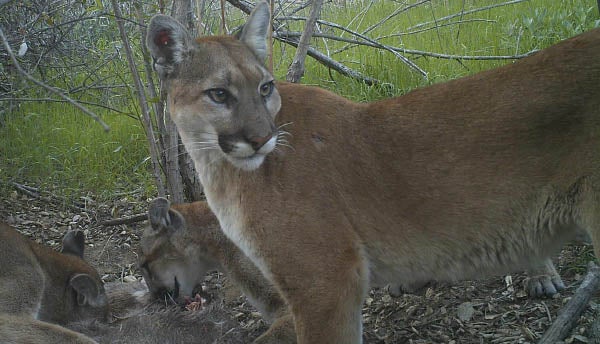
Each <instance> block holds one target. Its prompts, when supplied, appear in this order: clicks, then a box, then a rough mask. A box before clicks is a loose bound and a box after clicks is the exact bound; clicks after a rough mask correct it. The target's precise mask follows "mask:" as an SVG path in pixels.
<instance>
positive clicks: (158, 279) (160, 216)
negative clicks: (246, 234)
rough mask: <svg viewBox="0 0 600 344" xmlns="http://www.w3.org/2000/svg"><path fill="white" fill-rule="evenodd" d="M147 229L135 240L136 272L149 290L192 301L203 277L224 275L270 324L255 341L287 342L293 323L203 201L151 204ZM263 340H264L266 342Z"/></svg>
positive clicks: (282, 303)
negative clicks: (137, 252) (213, 273)
mask: <svg viewBox="0 0 600 344" xmlns="http://www.w3.org/2000/svg"><path fill="white" fill-rule="evenodd" d="M148 220H149V226H148V227H147V228H146V229H145V230H144V233H143V235H142V237H141V240H140V256H139V260H140V264H139V265H140V270H141V271H142V275H143V276H144V280H145V281H146V284H147V285H148V288H149V289H150V291H151V292H152V293H153V294H155V295H157V294H159V295H160V294H161V293H162V292H164V291H169V292H172V293H173V295H175V297H176V301H182V300H181V299H183V298H185V297H193V295H192V293H193V290H194V288H195V287H196V286H197V285H200V283H201V282H202V281H203V280H204V277H205V276H206V273H207V272H209V271H211V270H219V271H223V272H225V273H227V275H228V276H229V278H231V280H232V281H233V282H234V283H235V285H236V286H237V287H238V288H240V289H241V290H242V292H243V293H244V294H245V295H246V296H247V297H248V299H249V300H250V302H251V303H252V304H253V305H254V306H255V307H256V308H257V309H258V310H259V311H260V312H261V313H262V315H263V317H264V318H265V320H266V321H267V322H269V323H274V325H273V326H272V328H271V329H270V330H269V331H268V332H266V333H265V334H264V335H263V337H261V338H262V339H260V341H258V342H262V343H266V342H269V341H270V342H273V343H292V342H295V340H294V337H295V336H294V330H293V324H291V323H290V322H289V316H288V313H289V312H288V309H287V305H286V304H285V301H284V300H283V299H282V298H281V296H280V295H279V293H278V292H277V291H276V290H275V289H274V287H273V285H272V283H270V282H269V281H268V280H266V279H265V277H264V276H263V274H262V273H261V272H260V271H259V270H258V268H257V267H256V266H255V265H254V264H253V263H252V261H251V260H250V259H248V257H247V256H246V255H245V254H244V253H243V252H242V251H240V249H239V248H237V246H235V244H234V243H232V242H231V240H229V239H228V238H227V237H226V236H225V234H223V231H221V228H220V227H219V222H218V221H217V219H216V217H215V216H214V214H213V213H212V212H211V211H210V209H209V207H208V204H206V202H193V203H183V204H173V205H171V204H170V202H169V201H168V200H167V199H165V198H156V199H154V200H153V201H152V202H151V203H150V206H149V208H148ZM267 339H268V340H267Z"/></svg>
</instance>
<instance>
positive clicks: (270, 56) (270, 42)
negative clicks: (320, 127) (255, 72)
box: [267, 0, 600, 74]
mask: <svg viewBox="0 0 600 344" xmlns="http://www.w3.org/2000/svg"><path fill="white" fill-rule="evenodd" d="M598 1H600V0H598ZM269 7H270V11H269V13H270V15H269V31H268V37H267V42H268V46H267V68H268V69H269V73H271V74H273V16H275V0H270V1H269Z"/></svg>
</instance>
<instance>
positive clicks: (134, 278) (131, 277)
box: [123, 275, 137, 283]
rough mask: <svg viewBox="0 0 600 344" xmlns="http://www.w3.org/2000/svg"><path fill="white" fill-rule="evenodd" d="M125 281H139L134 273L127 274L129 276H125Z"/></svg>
mask: <svg viewBox="0 0 600 344" xmlns="http://www.w3.org/2000/svg"><path fill="white" fill-rule="evenodd" d="M123 282H125V283H130V282H137V278H136V277H135V276H133V275H127V276H125V277H123Z"/></svg>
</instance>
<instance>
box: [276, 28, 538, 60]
mask: <svg viewBox="0 0 600 344" xmlns="http://www.w3.org/2000/svg"><path fill="white" fill-rule="evenodd" d="M277 35H278V36H279V37H280V38H284V39H286V38H295V37H300V35H301V34H300V33H299V32H288V31H278V32H277ZM313 36H314V37H323V38H327V39H331V40H334V41H340V42H346V43H351V44H354V45H364V46H367V47H373V48H378V49H382V48H381V47H380V46H379V45H377V44H373V43H369V42H364V41H359V40H355V39H351V38H343V37H339V36H334V35H328V34H321V33H315V34H314V35H313ZM388 48H390V49H392V50H395V51H398V52H401V53H404V54H411V55H421V56H427V57H434V58H439V59H449V60H516V59H522V58H524V57H527V56H530V55H533V54H534V53H536V52H538V50H531V51H528V52H526V53H524V54H518V55H449V54H440V53H432V52H429V51H422V50H414V49H404V48H397V47H393V46H388Z"/></svg>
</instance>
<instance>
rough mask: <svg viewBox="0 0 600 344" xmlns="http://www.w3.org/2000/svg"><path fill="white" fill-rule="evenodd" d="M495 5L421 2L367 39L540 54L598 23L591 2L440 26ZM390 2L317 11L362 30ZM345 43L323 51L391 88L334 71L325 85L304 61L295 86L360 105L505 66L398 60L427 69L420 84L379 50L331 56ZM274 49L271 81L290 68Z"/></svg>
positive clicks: (323, 71)
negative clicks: (366, 83) (328, 92)
mask: <svg viewBox="0 0 600 344" xmlns="http://www.w3.org/2000/svg"><path fill="white" fill-rule="evenodd" d="M499 2H500V1H489V0H476V1H474V0H465V1H464V2H463V1H448V0H446V1H433V2H432V3H433V5H431V6H430V5H429V4H427V5H421V6H418V7H415V8H413V9H411V10H408V11H406V12H404V13H402V14H400V15H398V16H395V17H394V18H393V19H392V20H390V21H388V22H387V23H385V24H384V25H382V26H380V27H378V28H377V29H374V30H372V31H371V32H370V33H369V36H371V37H388V38H385V39H383V40H382V42H383V43H385V44H388V45H390V46H395V47H401V48H406V49H413V50H420V51H427V52H435V53H444V54H452V55H484V56H485V55H514V54H522V53H525V52H527V51H530V50H533V49H543V48H545V47H548V46H549V45H551V44H554V43H556V42H558V41H560V40H562V39H565V38H568V37H571V36H573V35H576V34H578V33H581V32H583V31H586V30H589V29H591V28H593V27H597V26H599V24H600V23H599V18H600V17H599V15H598V9H597V5H596V1H595V0H568V1H548V0H531V1H528V2H523V3H519V4H514V5H508V6H503V7H497V8H493V9H489V10H485V11H481V12H476V13H473V14H467V15H464V16H463V17H462V18H454V19H452V20H449V21H443V20H440V19H441V18H443V17H445V16H448V15H451V14H455V13H460V12H461V11H462V10H463V9H464V11H469V10H472V9H475V8H481V7H485V6H487V5H491V4H497V3H499ZM398 3H399V2H392V1H377V2H375V3H374V5H373V6H372V7H370V8H369V10H368V11H366V13H365V11H364V9H365V8H366V7H367V5H368V4H369V2H368V1H364V2H361V1H357V2H355V4H354V5H353V6H348V7H347V8H346V9H339V8H338V9H335V8H334V9H332V8H331V7H329V8H325V9H324V11H323V15H322V18H323V19H326V20H328V21H332V22H335V23H339V24H342V25H345V26H347V27H348V28H349V29H351V30H353V31H357V32H362V31H364V30H365V29H366V28H368V27H369V26H371V25H373V24H374V23H376V22H378V21H380V20H381V19H380V18H384V17H385V16H386V15H389V14H390V13H392V12H394V10H396V9H397V8H398V7H399V5H398ZM463 3H464V7H463ZM305 15H306V14H305ZM459 19H462V21H463V23H462V24H455V25H448V26H444V27H441V28H438V29H433V30H427V31H423V32H418V33H414V34H404V35H398V34H400V33H407V32H412V31H418V29H412V30H411V29H410V28H411V27H414V26H416V25H417V24H420V23H423V22H431V21H434V20H435V21H438V23H439V24H440V25H443V24H447V23H449V22H453V21H457V20H459ZM301 25H302V24H301V23H298V24H297V26H295V27H292V28H291V30H293V31H299V30H300V29H301ZM432 26H433V25H428V26H426V27H432ZM321 30H322V31H323V32H326V33H331V34H336V35H339V34H340V31H339V30H333V29H330V28H328V27H326V26H321ZM344 37H346V38H349V37H350V36H349V35H348V34H347V33H346V34H344ZM313 44H315V45H316V46H317V47H319V49H320V50H321V51H325V44H324V43H323V40H322V39H314V40H313ZM346 45H347V44H346V43H340V42H332V41H328V42H327V49H328V51H330V52H332V54H331V56H332V57H333V58H335V59H336V60H339V61H341V62H343V63H345V64H346V65H347V66H349V67H350V68H353V69H355V70H357V71H360V72H361V73H363V74H365V75H368V76H370V77H373V78H376V79H379V80H381V81H382V82H385V83H389V84H391V86H392V88H391V90H390V87H384V88H377V87H366V86H364V85H362V84H361V83H359V82H354V81H352V80H348V79H346V78H344V77H343V76H341V75H338V74H336V73H335V72H332V74H333V75H334V80H331V77H330V72H329V71H328V70H327V68H325V67H323V66H322V65H320V64H318V63H316V62H314V61H313V60H311V59H308V60H307V68H306V73H305V76H304V78H303V80H302V82H303V83H309V84H317V85H321V86H324V87H326V88H329V89H331V90H334V91H336V92H338V93H340V94H343V95H345V96H347V97H349V98H352V99H354V100H359V101H367V100H375V99H380V98H384V97H388V96H390V95H399V94H403V93H406V92H407V91H409V90H411V89H413V88H415V87H419V86H426V85H429V84H432V83H436V82H441V81H445V80H449V79H454V78H457V77H461V76H465V75H469V74H472V73H476V72H479V71H482V70H486V69H490V68H493V67H497V66H500V65H503V64H506V63H510V61H511V60H495V61H466V60H465V61H460V62H459V61H457V60H449V59H437V58H431V57H419V56H416V55H410V54H406V56H407V57H409V58H411V59H413V61H414V62H415V63H416V64H417V65H419V67H420V68H422V69H423V70H425V71H427V73H428V79H427V80H426V79H424V78H423V77H421V76H420V75H419V74H417V73H415V72H413V71H411V70H410V69H409V68H408V67H407V66H406V65H405V64H403V63H402V62H400V61H399V60H398V59H397V58H396V57H395V56H394V55H392V54H391V53H390V52H387V51H384V50H375V49H373V48H366V47H354V48H351V49H348V50H344V51H343V52H340V53H337V54H333V52H336V51H338V50H339V49H340V48H342V47H344V46H346ZM274 51H275V52H276V53H280V52H281V51H284V53H283V54H281V56H277V57H276V58H275V61H280V63H279V64H278V65H277V66H278V69H277V71H276V74H277V76H278V77H279V78H285V73H286V71H285V69H286V68H287V66H288V65H289V63H290V62H291V59H292V57H293V53H294V51H293V49H290V48H289V47H286V46H282V45H281V44H277V46H276V47H275V49H274Z"/></svg>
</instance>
